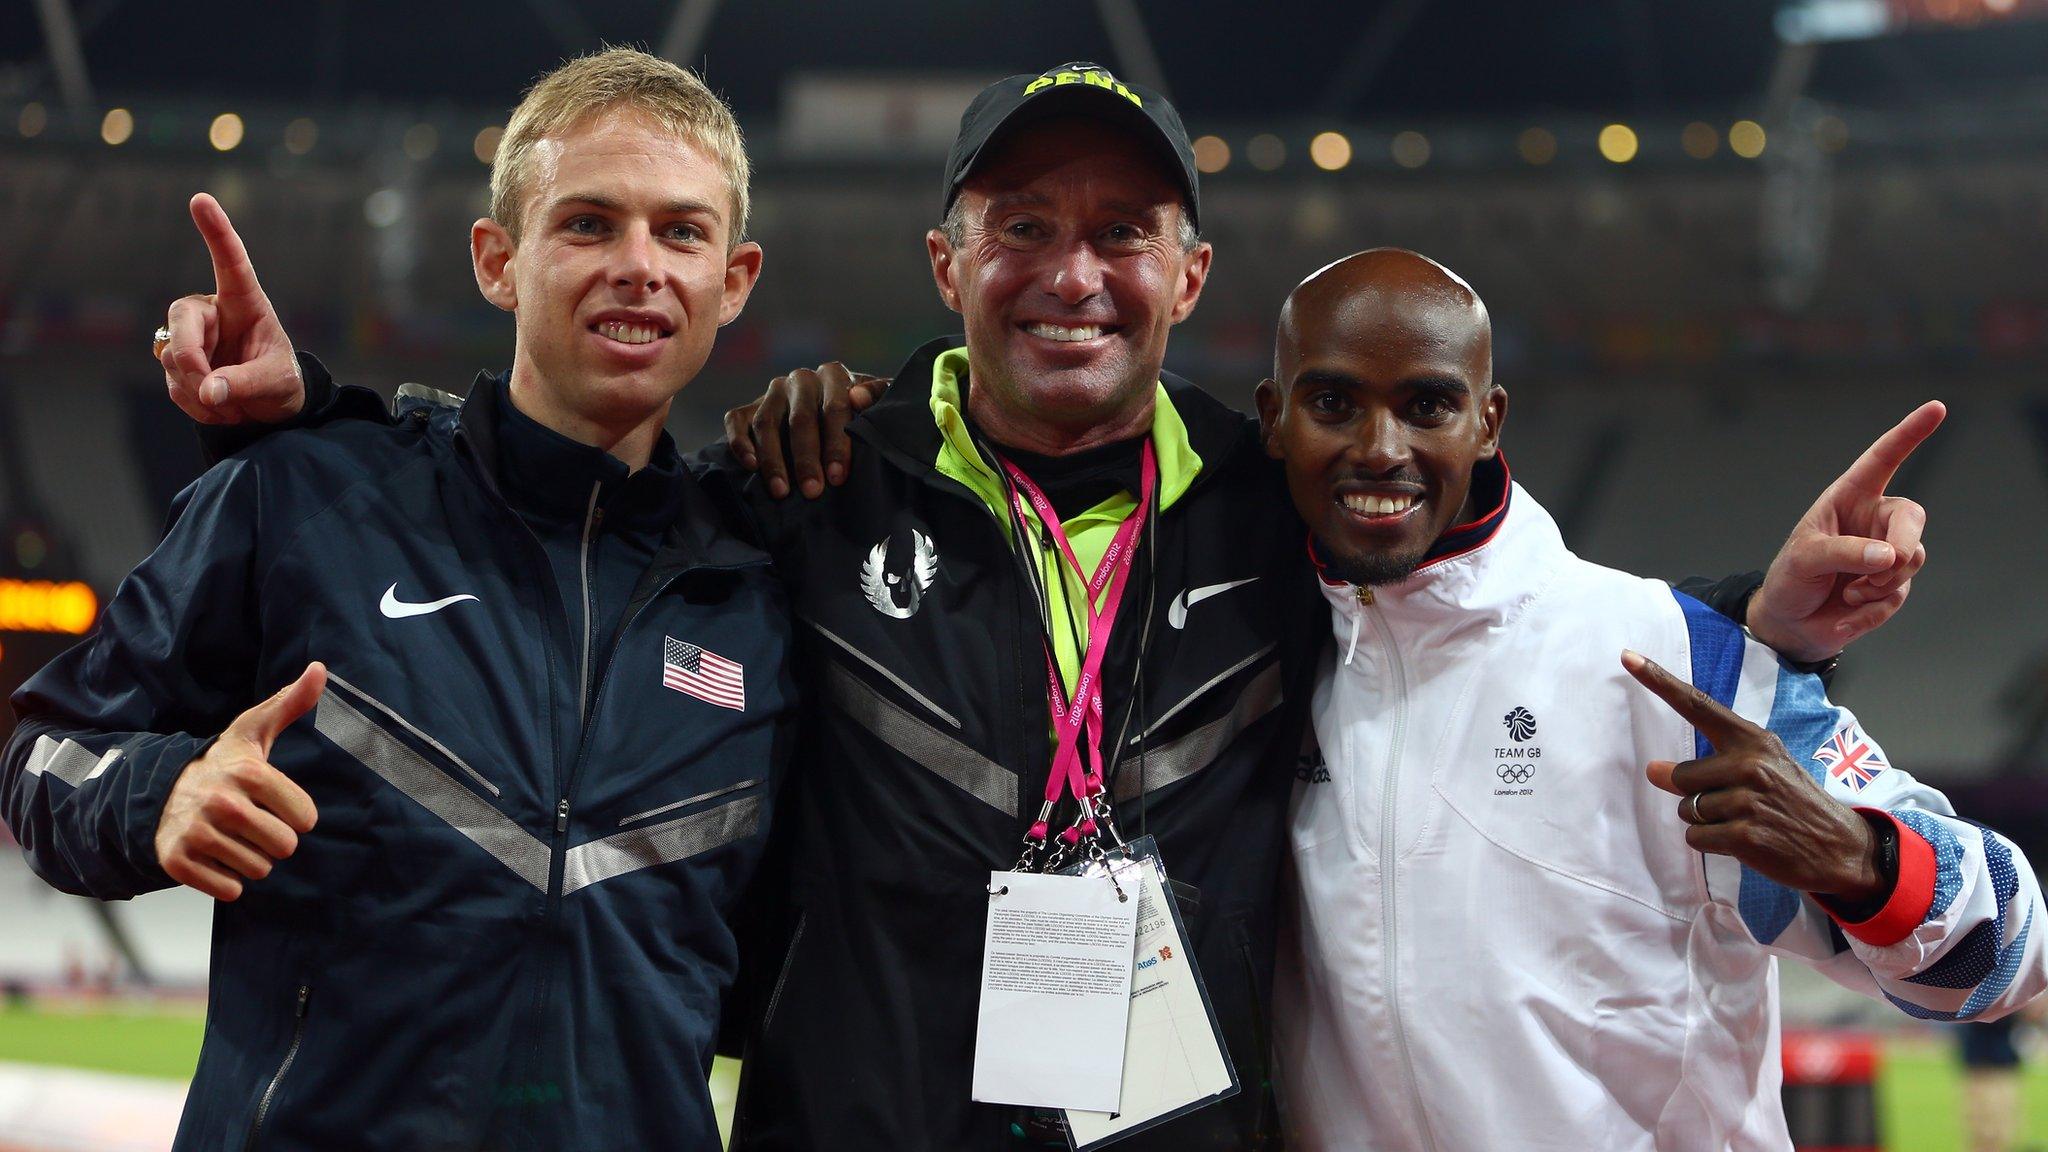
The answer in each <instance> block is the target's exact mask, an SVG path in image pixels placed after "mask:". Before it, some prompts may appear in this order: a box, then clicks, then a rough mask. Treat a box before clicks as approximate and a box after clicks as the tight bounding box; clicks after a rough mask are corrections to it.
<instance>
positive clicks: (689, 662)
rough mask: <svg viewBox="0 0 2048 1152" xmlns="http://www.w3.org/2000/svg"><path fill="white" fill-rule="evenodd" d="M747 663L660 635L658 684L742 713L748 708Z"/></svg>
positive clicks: (707, 702)
mask: <svg viewBox="0 0 2048 1152" xmlns="http://www.w3.org/2000/svg"><path fill="white" fill-rule="evenodd" d="M746 673H747V666H746V665H744V664H740V663H736V662H734V661H731V660H727V659H726V658H725V657H723V656H720V655H719V654H718V653H716V652H713V651H711V650H710V649H708V648H699V647H698V646H696V645H695V644H685V643H684V642H682V641H681V640H678V639H676V638H675V637H673V636H663V637H662V638H661V683H662V686H663V687H665V688H673V689H675V690H676V691H678V692H681V693H682V694H684V695H685V696H695V697H696V698H697V699H699V700H702V701H704V702H705V703H706V704H716V705H718V706H719V707H720V708H731V709H733V710H734V711H736V712H744V711H746V708H747V681H746Z"/></svg>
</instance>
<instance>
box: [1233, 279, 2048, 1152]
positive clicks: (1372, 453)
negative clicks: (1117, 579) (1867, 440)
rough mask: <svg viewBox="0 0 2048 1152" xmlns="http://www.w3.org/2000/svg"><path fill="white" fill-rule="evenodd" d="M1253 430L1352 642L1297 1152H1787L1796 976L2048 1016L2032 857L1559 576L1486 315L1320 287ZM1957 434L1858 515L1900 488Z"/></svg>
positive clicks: (1615, 598) (1694, 609)
mask: <svg viewBox="0 0 2048 1152" xmlns="http://www.w3.org/2000/svg"><path fill="white" fill-rule="evenodd" d="M1258 407H1259V416H1260V421H1261V426H1262V433H1263V436H1264V440H1265V445H1266V450H1267V452H1268V453H1269V454H1270V455H1273V456H1275V457H1277V458H1279V459H1281V460H1283V461H1284V462H1285V464H1286V468H1287V481H1288V488H1289V491H1290V492H1291V494H1292V496H1293V499H1294V502H1295V504H1296V506H1297V507H1298V508H1299V509H1300V511H1301V515H1302V516H1303V518H1304V519H1305V520H1306V521H1307V522H1308V525H1309V528H1310V530H1311V532H1312V534H1313V538H1314V545H1315V555H1316V558H1317V562H1318V566H1319V568H1320V573H1321V584H1322V591H1323V595H1324V597H1325V599H1327V600H1328V602H1329V605H1330V619H1331V627H1332V630H1333V632H1334V634H1335V643H1334V644H1333V645H1332V646H1331V649H1330V651H1329V653H1328V654H1327V655H1326V657H1325V660H1324V663H1323V666H1322V668H1321V670H1320V672H1319V677H1318V681H1317V687H1316V693H1315V699H1314V703H1313V723H1314V726H1315V732H1316V736H1317V740H1318V743H1319V744H1320V746H1321V749H1322V755H1323V758H1324V759H1323V762H1322V763H1321V764H1319V765H1315V766H1314V767H1313V768H1312V770H1310V771H1307V772H1304V773H1302V780H1301V782H1300V783H1299V784H1298V785H1297V787H1296V796H1295V801H1294V810H1293V823H1292V831H1291V837H1292V841H1293V848H1294V859H1295V862H1296V872H1297V875H1298V880H1299V883H1298V889H1297V903H1296V908H1295V912H1296V919H1297V921H1298V925H1297V927H1298V931H1297V935H1296V938H1295V943H1296V945H1297V948H1296V949H1295V951H1296V955H1295V956H1294V957H1293V960H1294V965H1293V967H1294V968H1295V971H1294V972H1293V973H1292V974H1291V975H1292V978H1287V977H1286V976H1283V980H1282V985H1281V987H1280V989H1279V990H1278V991H1277V993H1276V999H1277V1000H1278V1001H1279V1004H1278V1009H1277V1010H1278V1014H1279V1032H1278V1043H1277V1048H1278V1051H1277V1062H1278V1064H1279V1068H1280V1073H1281V1085H1282V1101H1283V1105H1284V1107H1285V1108H1286V1110H1287V1113H1288V1121H1289V1124H1290V1127H1291V1129H1292V1132H1291V1139H1292V1140H1293V1142H1294V1144H1293V1146H1295V1147H1298V1148H1309V1149H1318V1148H1333V1149H1334V1148H1345V1149H1354V1148H1370V1149H1433V1150H1436V1152H1452V1150H1461V1152H1483V1150H1491V1149H1501V1148H1517V1149H1560V1150H1567V1149H1568V1150H1570V1152H1586V1150H1588V1149H1600V1150H1602V1152H1613V1150H1621V1149H1650V1148H1660V1149H1704V1148H1732V1149H1743V1150H1747V1149H1766V1148H1769V1149H1784V1148H1789V1147H1790V1140H1789V1137H1788V1136H1787V1133H1786V1126H1785V1118H1784V1114H1783V1110H1782V1107H1781V1105H1780V1103H1779V1094H1778V1085H1779V1067H1778V1018H1777V1017H1778V1013H1777V977H1776V967H1775V965H1776V960H1775V957H1776V956H1791V957H1795V958H1797V959H1799V960H1801V961H1803V962H1805V963H1808V964H1810V965H1812V966H1813V967H1815V968H1818V969H1819V970H1820V971H1822V972H1824V973H1826V974H1827V975H1829V976H1830V977H1833V978H1834V979H1836V980H1838V981H1840V982H1841V983H1843V984H1846V985H1848V986H1849V987H1851V988H1855V989H1857V990H1859V991H1863V992H1866V993H1868V994H1870V995H1872V996H1878V995H1882V996H1884V997H1886V998H1888V999H1890V1000H1891V1001H1892V1002H1893V1003H1895V1004H1897V1005H1898V1006H1899V1007H1900V1008H1901V1009H1903V1010H1904V1011H1905V1012H1907V1013H1908V1014H1910V1015H1913V1016H1916V1017H1921V1018H1936V1019H1968V1018H1984V1017H1995V1016H1999V1015H2002V1014H2004V1013H2006V1012H2009V1011H2011V1010H2013V1009H2014V1008H2016V1007H2018V1006H2019V1005H2020V1004H2022V1003H2024V1002H2026V1001H2027V1000H2029V999H2031V998H2032V997H2033V996H2035V995H2036V994H2037V993H2038V992H2039V991H2040V990H2041V989H2042V988H2043V986H2044V984H2048V968H2044V960H2043V949H2042V946H2041V944H2040V943H2039V941H2038V940H2037V939H2036V937H2035V936H2034V934H2033V932H2032V927H2033V925H2034V923H2036V922H2037V920H2038V916H2037V912H2038V911H2039V908H2040V903H2041V894H2040V890H2039V888H2038V887H2037V885H2036V883H2035V880H2034V877H2033V873H2032V871H2031V870H2030V869H2029V868H2027V867H2026V865H2025V862H2024V860H2023V859H2022V858H2021V856H2020V853H2019V852H2018V850H2017V849H2015V848H2013V846H2012V845H2011V844H2010V843H2009V842H2008V841H2006V840H2005V839H2003V838H2002V837H2000V836H1998V835H1996V834H1995V833H1992V832H1989V831H1986V830H1984V829H1982V828H1980V827H1979V826H1977V825H1975V824H1972V823H1969V822H1967V821H1964V820H1959V819H1957V818H1955V817H1954V815H1953V809H1952V808H1951V807H1950V806H1949V803H1948V801H1947V800H1946V799H1945V798H1944V797H1943V796H1942V795H1941V794H1940V793H1939V792H1937V791H1935V790H1934V789H1932V788H1929V787H1927V786H1926V785H1924V784H1921V783H1919V782H1917V781H1915V780H1914V779H1913V778H1912V777H1911V776H1909V775H1908V774H1907V773H1906V772H1905V771H1904V770H1902V769H1900V768H1897V767H1893V766H1892V765H1891V764H1890V763H1889V761H1888V760H1887V759H1886V758H1885V755H1884V753H1883V751H1882V750H1881V749H1880V748H1879V747H1878V745H1877V744H1876V742H1875V741H1873V740H1872V739H1871V738H1870V737H1868V736H1867V735H1865V734H1864V732H1863V730H1862V728H1861V726H1860V725H1859V724H1858V722H1857V720H1856V718H1855V717H1854V716H1852V715H1851V714H1850V713H1849V712H1848V711H1847V710H1846V709H1842V708H1839V707H1837V706H1835V705H1833V704H1831V703H1830V702H1829V701H1828V700H1827V698H1826V696H1825V694H1824V692H1823V690H1822V686H1821V683H1820V681H1819V680H1818V679H1817V678H1815V677H1814V676H1812V675H1808V674H1805V673H1801V672H1798V671H1795V670H1793V669H1790V668H1787V667H1784V666H1782V665H1781V664H1780V663H1779V661H1778V659H1777V658H1776V657H1775V656H1774V654H1773V653H1772V652H1771V651H1770V650H1769V649H1767V648H1765V647H1764V646H1762V645H1761V644H1758V643H1757V642H1756V641H1754V640H1751V639H1749V638H1748V637H1747V636H1746V635H1745V633H1744V632H1743V631H1742V629H1741V628H1739V627H1738V626H1737V625H1736V624H1735V623H1733V622H1732V621H1730V620H1729V619H1728V618H1726V617H1724V616H1721V615H1718V614H1716V613H1714V612H1712V611H1709V610H1707V609H1706V607H1705V606H1704V605H1702V604H1701V603H1700V602H1698V601H1696V600H1693V599H1691V598H1690V597H1688V596H1686V595H1684V594H1683V593H1678V592H1674V591H1673V590H1672V589H1671V588H1670V587H1669V586H1667V585H1665V584H1663V583H1661V582H1659V581H1656V580H1648V579H1642V578H1639V577H1635V576H1630V575H1627V574H1625V573H1621V572H1616V571H1613V570H1611V569H1606V568H1601V567H1599V566H1597V565H1593V564H1589V563H1587V562H1585V561H1583V560H1580V559H1579V558H1577V557H1575V556H1573V555H1572V554H1571V552H1570V551H1569V550H1567V549H1566V547H1565V545H1564V542H1563V540H1562V539H1561V538H1560V537H1559V535H1558V529H1557V525H1556V523H1555V522H1553V521H1552V520H1551V518H1550V516H1549V515H1548V514H1547V513H1545V512H1544V510H1543V508H1542V507H1541V506H1540V505H1538V504H1537V503H1536V501H1535V500H1534V499H1533V498H1532V497H1531V496H1530V495H1529V493H1528V492H1527V491H1525V490H1524V489H1522V488H1521V486H1519V485H1517V484H1515V483H1514V482H1513V481H1512V480H1511V479H1510V477H1509V472H1508V466H1507V462H1506V460H1505V458H1504V457H1503V456H1502V455H1501V452H1500V437H1501V430H1502V428H1503V426H1504V425H1505V423H1506V419H1507V412H1508V396H1507V392H1506V390H1505V389H1503V388H1501V387H1500V386H1499V385H1497V384H1496V383H1495V382H1494V380H1493V358H1492V332H1491V326H1490V323H1489V321H1488V319H1487V313H1486V307H1485V305H1484V304H1483V303H1482V302H1481V301H1480V299H1479V297H1478V296H1477V294H1475V293H1474V292H1473V291H1472V288H1471V286H1470V285H1468V284H1466V283H1465V282H1464V281H1463V280H1461V279H1459V278H1458V277H1457V276H1456V275H1454V274H1453V273H1451V272H1450V271H1449V270H1448V269H1445V268H1444V267H1442V266H1441V265H1438V264H1436V263H1435V262H1433V261H1430V260H1428V259H1426V258H1424V257H1422V256H1418V255H1416V254H1414V253H1412V252H1403V251H1398V250H1392V249H1379V250H1374V251H1370V252H1363V253H1359V254H1358V255H1356V256H1352V257H1350V258H1348V259H1345V260H1342V261H1339V262H1338V263H1336V264H1332V265H1330V266H1329V267H1327V268H1325V269H1323V270H1321V271H1319V272H1317V273H1316V274H1315V275H1313V276H1311V277H1309V278H1308V279H1307V280H1306V281H1304V282H1303V283H1302V284H1301V286H1300V287H1298V288H1297V289H1296V290H1295V291H1294V293H1293V294H1292V295H1291V296H1290V297H1289V299H1288V301H1287V305H1286V308H1285V310H1284V311H1283V313H1282V315H1281V321H1280V332H1279V339H1278V346H1277V352H1276V355H1275V362H1274V379H1272V380H1268V381H1266V382H1264V383H1263V384H1261V385H1260V386H1259V390H1258ZM1940 418H1941V408H1940V406H1939V405H1938V404H1930V405H1927V406H1925V407H1923V408H1922V409H1921V410H1919V411H1917V412H1915V413H1914V414H1913V415H1912V416H1910V417H1908V418H1907V420H1906V421H1905V422H1904V423H1902V424H1901V425H1900V426H1899V427H1898V428H1895V429H1894V430H1893V431H1892V432H1890V433H1888V434H1887V435H1886V436H1885V437H1884V438H1883V439H1881V440H1879V441H1878V443H1877V444H1876V445H1875V446H1873V447H1872V449H1871V450H1870V451H1869V452H1868V453H1866V454H1865V456H1864V457H1863V458H1862V459H1861V460H1859V461H1858V462H1857V464H1856V465H1855V466H1854V467H1852V468H1851V469H1850V471H1849V472H1848V473H1847V474H1845V476H1844V478H1843V480H1842V481H1841V482H1840V483H1841V484H1844V485H1850V486H1852V487H1855V488H1857V489H1859V490H1863V491H1866V492H1881V491H1882V488H1883V485H1884V483H1885V482H1886V481H1887V480H1888V479H1889V477H1890V474H1891V472H1892V471H1893V470H1894V469H1895V468H1896V467H1897V466H1898V464H1899V462H1900V461H1901V460H1903V459H1904V457H1905V455H1906V454H1907V453H1909V452H1910V451H1911V450H1912V448H1913V446H1914V445H1916V444H1917V443H1918V442H1919V441H1920V440H1921V439H1924V438H1925V436H1926V435H1927V434H1928V433H1929V432H1931V431H1932V430H1933V428H1934V426H1935V425H1936V424H1938V423H1939V422H1940ZM1871 527H1872V526H1871V525H1862V526H1853V525H1852V526H1845V529H1846V530H1849V531H1855V532H1859V533H1862V534H1869V533H1868V532H1867V531H1866V530H1867V529H1869V528H1871ZM1876 534H1877V535H1882V532H1881V531H1880V532H1877V533H1876ZM1638 653H1641V654H1642V655H1638ZM1667 669H1668V671H1667ZM1673 796H1676V797H1677V800H1676V801H1675V802H1674V800H1673Z"/></svg>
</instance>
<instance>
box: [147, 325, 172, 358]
mask: <svg viewBox="0 0 2048 1152" xmlns="http://www.w3.org/2000/svg"><path fill="white" fill-rule="evenodd" d="M170 342H171V330H170V329H169V328H168V327H164V326H161V325H159V326H158V327H157V330H156V334H155V335H154V336H152V337H150V342H149V354H150V356H151V358H153V359H156V360H161V359H163V358H164V345H166V344H169V343H170Z"/></svg>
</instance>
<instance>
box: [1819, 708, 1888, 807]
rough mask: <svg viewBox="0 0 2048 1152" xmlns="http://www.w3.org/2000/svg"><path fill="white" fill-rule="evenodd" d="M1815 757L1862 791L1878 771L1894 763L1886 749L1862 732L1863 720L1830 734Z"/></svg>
mask: <svg viewBox="0 0 2048 1152" xmlns="http://www.w3.org/2000/svg"><path fill="white" fill-rule="evenodd" d="M1813 758H1814V759H1815V760H1818V761H1820V765H1821V767H1823V768H1826V769H1827V770H1828V775H1829V776H1832V777H1834V778H1835V779H1837V780H1840V781H1841V782H1842V783H1844V784H1847V785H1848V786H1849V791H1851V792H1861V791H1863V788H1864V786H1865V785H1867V784H1869V783H1870V782H1871V781H1872V780H1875V779H1877V774H1878V773H1879V772H1882V771H1884V770H1885V769H1887V768H1889V767H1891V765H1890V764H1889V763H1887V762H1886V761H1885V758H1884V753H1883V752H1882V751H1880V750H1879V749H1878V746H1877V745H1875V744H1873V743H1871V742H1870V737H1868V736H1865V735H1864V734H1863V726H1862V725H1861V724H1851V725H1849V726H1848V727H1847V728H1844V729H1842V730H1841V731H1840V732H1837V733H1835V734H1834V735H1833V736H1830V737H1828V742H1827V743H1825V744H1822V745H1821V746H1820V747H1819V748H1817V749H1815V750H1814V753H1813Z"/></svg>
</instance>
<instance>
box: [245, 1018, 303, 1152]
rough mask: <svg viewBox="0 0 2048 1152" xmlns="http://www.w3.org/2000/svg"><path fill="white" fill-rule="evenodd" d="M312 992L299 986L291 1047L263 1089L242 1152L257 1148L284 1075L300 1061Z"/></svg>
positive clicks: (285, 1052) (287, 1049)
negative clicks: (301, 1045)
mask: <svg viewBox="0 0 2048 1152" xmlns="http://www.w3.org/2000/svg"><path fill="white" fill-rule="evenodd" d="M311 991H312V989H311V987H310V986H308V985H305V984H301V985H299V999H298V1003H297V1004H295V1005H294V1006H293V1007H292V1042H291V1046H290V1047H289V1048H286V1049H285V1050H284V1061H283V1062H282V1063H280V1064H279V1065H278V1066H277V1072H276V1073H275V1074H273V1075H272V1076H271V1077H270V1084H269V1086H268V1087H266V1088H264V1089H263V1099H262V1100H260V1101H258V1102H257V1104H256V1118H255V1119H254V1120H252V1121H250V1122H249V1138H248V1139H247V1140H244V1141H242V1152H250V1150H251V1149H253V1148H255V1147H256V1137H257V1136H258V1135H260V1134H261V1133H262V1132H263V1119H264V1117H266V1116H268V1115H270V1104H271V1101H273V1100H275V1099H277V1088H278V1085H280V1084H282V1083H284V1074H285V1073H287V1072H289V1071H291V1070H292V1061H293V1060H296V1059H298V1056H299V1041H301V1040H303V1039H305V1036H306V1000H307V998H308V996H309V994H310V993H311Z"/></svg>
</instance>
